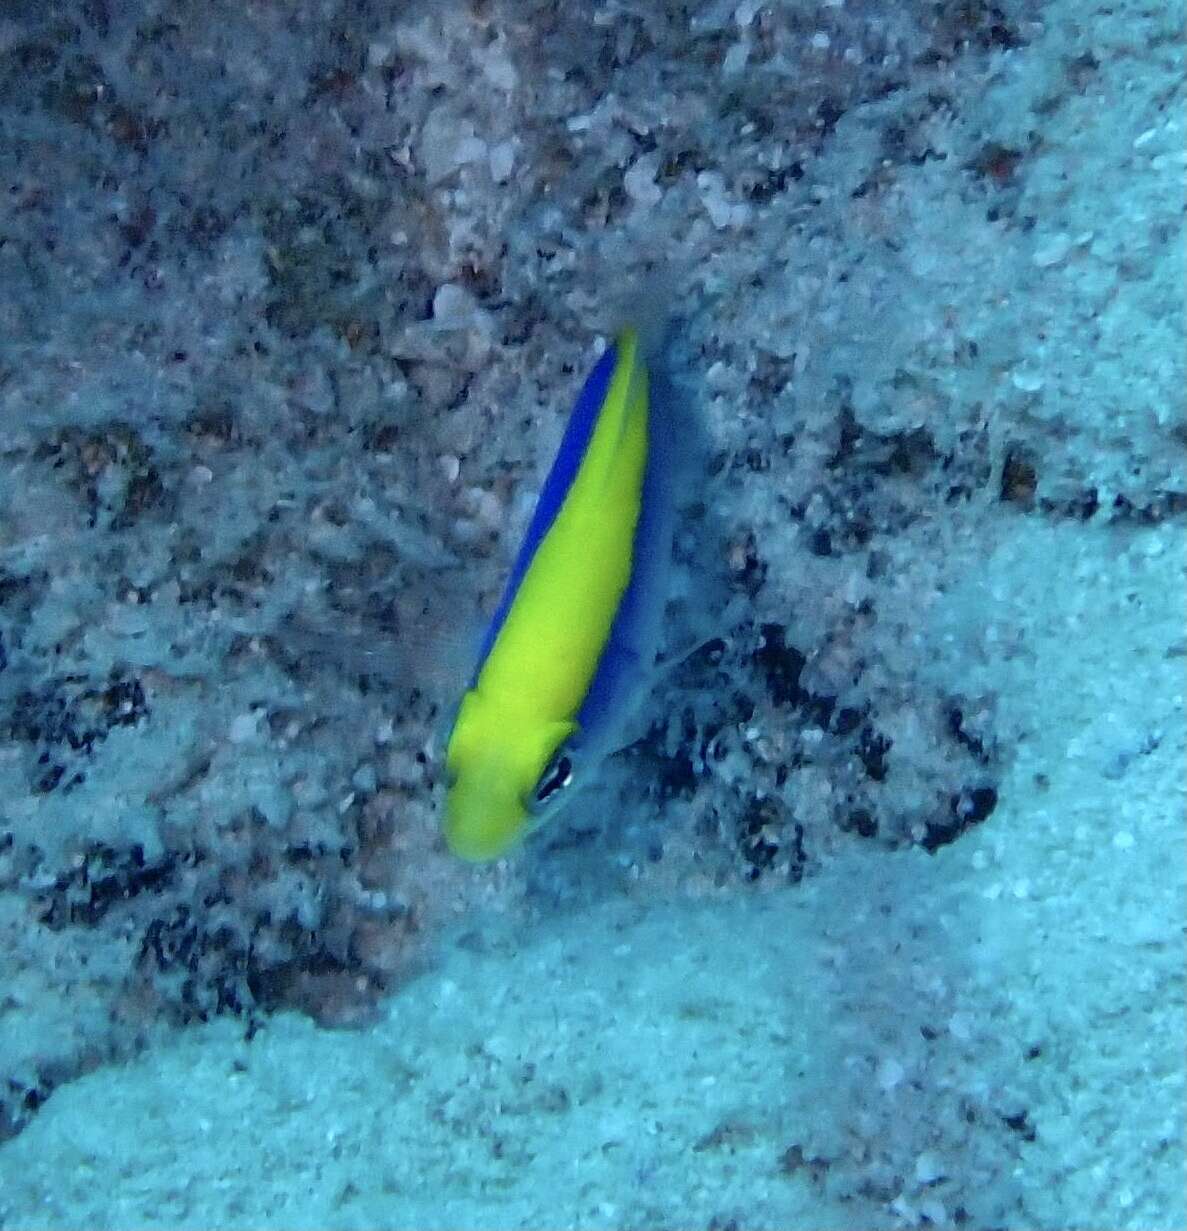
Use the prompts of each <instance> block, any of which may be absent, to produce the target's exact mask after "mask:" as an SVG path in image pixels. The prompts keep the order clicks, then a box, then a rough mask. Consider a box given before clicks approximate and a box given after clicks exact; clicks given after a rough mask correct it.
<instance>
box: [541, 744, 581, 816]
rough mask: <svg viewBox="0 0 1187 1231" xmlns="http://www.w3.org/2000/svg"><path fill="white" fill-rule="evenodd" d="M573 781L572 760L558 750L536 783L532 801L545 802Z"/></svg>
mask: <svg viewBox="0 0 1187 1231" xmlns="http://www.w3.org/2000/svg"><path fill="white" fill-rule="evenodd" d="M572 781H573V762H572V760H571V759H570V758H569V756H568V755H567V754H566V753H563V752H558V753H557V755H556V756H554V757H553V758H552V760H551V761H550V762H549V764H548V768H547V769H546V770H545V771H544V773H543V774H542V775H541V777H540V781H539V782H538V783H537V784H536V792H535V795H534V796H533V802H534V803H535V804H536V805H540V804H546V803H548V802H550V801H551V800H552V798H553V797H554V796H556V795H557V794H559V793H560V792H561V791H563V790H564V789H565V787H567V786H568V785H569V783H570V782H572Z"/></svg>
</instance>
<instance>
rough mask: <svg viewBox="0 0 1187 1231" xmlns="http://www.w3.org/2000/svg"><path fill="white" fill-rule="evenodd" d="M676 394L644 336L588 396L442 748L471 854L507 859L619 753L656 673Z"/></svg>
mask: <svg viewBox="0 0 1187 1231" xmlns="http://www.w3.org/2000/svg"><path fill="white" fill-rule="evenodd" d="M657 394H658V396H657ZM670 401H671V396H670V394H668V393H667V392H666V385H664V384H663V383H662V382H657V380H656V379H655V378H654V376H653V374H652V373H651V372H649V370H648V366H647V363H646V361H645V359H644V356H643V354H642V350H641V346H640V342H639V337H638V334H637V333H636V331H635V330H634V329H627V330H624V331H623V332H622V333H621V334H620V335H619V336H618V338H617V339H616V341H615V342H614V344H613V345H612V346H610V347H609V348H608V349H607V350H606V352H605V354H603V355H602V357H601V359H600V360H599V362H598V363H597V365H596V366H595V368H594V370H593V371H592V372H591V373H590V375H589V378H588V379H587V380H586V382H585V386H584V388H583V389H582V391H581V394H580V396H579V397H578V399H577V403H576V405H575V407H574V410H573V413H572V415H571V417H570V420H569V424H568V427H567V429H566V431H565V435H564V438H563V440H562V441H561V445H560V449H559V451H558V453H557V457H556V460H555V461H554V462H553V465H552V469H551V471H550V472H549V475H548V478H547V479H546V480H545V483H544V486H543V488H542V490H541V492H540V496H539V499H538V501H537V504H536V509H535V512H534V513H533V515H532V520H531V523H530V524H529V526H528V530H527V534H526V536H525V538H524V542H523V545H522V546H521V548H520V550H519V553H518V555H517V557H516V560H515V563H514V565H513V567H512V570H511V575H510V577H509V579H508V581H507V585H506V588H505V590H504V592H503V596H502V599H501V601H500V603H499V606H498V608H497V609H496V611H495V614H494V616H493V618H492V620H491V624H490V627H489V629H488V630H487V634H486V638H485V640H484V643H483V646H482V650H481V652H480V654H479V660H478V665H477V667H476V669H475V671H474V674H473V677H472V679H471V682H470V687H469V688H468V689H467V691H466V693H465V695H464V696H463V698H462V702H461V705H460V707H459V709H458V713H457V717H456V719H455V721H454V725H453V730H452V732H451V734H450V737H449V743H448V746H447V748H446V760H445V764H446V773H447V777H448V781H449V789H448V795H447V798H446V804H445V838H446V842H447V843H448V845H449V847H450V849H451V850H452V851H453V852H454V853H455V854H456V855H459V856H460V857H462V858H464V859H470V860H486V859H495V858H497V857H499V856H500V855H502V854H504V853H505V852H506V851H507V850H509V849H510V848H511V847H512V846H514V845H515V843H516V842H517V841H519V840H520V839H521V838H522V837H523V836H524V834H526V833H527V832H529V831H530V830H531V829H534V828H535V827H536V826H537V825H539V824H540V823H541V822H542V821H543V820H544V819H546V817H548V816H550V815H552V814H553V813H554V812H555V811H556V810H557V808H558V807H559V805H560V803H561V802H562V800H563V798H564V796H565V795H566V790H565V788H566V787H568V786H569V785H570V782H571V781H573V780H574V778H575V777H576V776H577V775H578V772H579V771H580V770H584V769H588V768H589V767H590V766H591V765H592V764H594V763H596V761H597V760H599V759H600V758H601V757H602V756H604V755H605V754H606V753H607V752H609V751H611V750H612V748H613V743H614V740H615V738H616V737H617V736H618V734H619V732H620V730H621V727H622V725H623V722H624V720H625V717H626V715H627V714H628V713H629V710H630V704H631V702H632V700H635V699H637V698H638V696H639V695H641V693H642V691H643V686H644V685H645V684H646V683H647V682H648V680H649V679H650V677H651V670H652V667H653V665H654V662H655V654H656V649H657V645H658V640H659V628H660V623H661V619H662V615H663V606H664V598H665V591H666V584H665V581H666V576H667V569H668V563H669V557H670V548H671V533H672V508H673V487H674V482H673V467H672V465H671V459H672V457H673V456H674V455H675V448H676V441H675V440H674V438H673V436H674V432H673V424H672V422H671V421H670V418H669V416H668V414H667V413H666V410H667V407H666V405H665V403H670Z"/></svg>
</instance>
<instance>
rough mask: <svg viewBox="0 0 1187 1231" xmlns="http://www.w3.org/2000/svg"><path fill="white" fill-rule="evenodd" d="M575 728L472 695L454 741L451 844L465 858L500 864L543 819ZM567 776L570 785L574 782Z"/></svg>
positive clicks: (449, 761)
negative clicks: (546, 795) (561, 752)
mask: <svg viewBox="0 0 1187 1231" xmlns="http://www.w3.org/2000/svg"><path fill="white" fill-rule="evenodd" d="M576 729H577V725H576V723H573V722H556V721H548V720H540V719H533V718H531V717H528V716H526V715H524V714H522V713H519V714H517V713H514V712H511V711H508V710H507V709H505V708H503V707H496V706H492V705H489V704H487V703H485V702H484V700H483V697H482V694H481V693H479V692H478V691H477V690H476V689H471V690H470V691H469V692H468V693H466V695H465V697H464V698H463V700H462V705H461V709H460V710H459V711H458V716H457V721H456V722H455V723H454V727H453V733H452V735H451V736H450V739H449V749H448V752H447V753H446V769H447V772H448V774H449V783H450V784H449V793H448V795H447V796H446V800H445V841H446V844H447V845H448V846H449V849H450V850H451V851H452V852H453V853H454V854H455V855H457V856H458V857H459V858H461V859H469V860H472V861H474V862H476V863H477V862H482V861H485V860H489V859H498V858H499V856H501V855H504V854H506V853H507V851H509V850H510V849H511V848H512V847H513V846H514V845H515V844H516V842H518V841H519V840H520V839H521V838H522V837H523V836H524V835H525V834H526V833H528V832H529V830H531V829H533V828H534V827H535V826H536V825H537V824H538V823H539V822H540V820H541V819H542V815H541V805H546V803H547V802H548V801H546V800H541V799H540V798H539V795H540V793H541V790H542V780H543V784H544V785H547V784H548V783H549V779H550V777H551V775H550V772H549V771H550V769H551V768H552V764H553V760H554V758H555V757H556V755H557V752H558V749H560V747H561V745H562V744H563V743H564V741H565V740H566V739H568V738H569V736H570V735H572V734H573V732H574V731H575V730H576ZM567 777H568V775H567V773H566V775H565V781H566V782H567Z"/></svg>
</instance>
